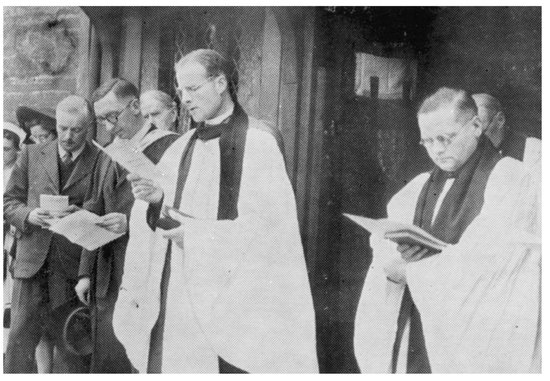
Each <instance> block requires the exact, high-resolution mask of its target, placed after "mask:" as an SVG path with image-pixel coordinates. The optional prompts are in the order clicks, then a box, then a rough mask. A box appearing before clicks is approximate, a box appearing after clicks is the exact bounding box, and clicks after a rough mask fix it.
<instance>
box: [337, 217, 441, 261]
mask: <svg viewBox="0 0 550 381" xmlns="http://www.w3.org/2000/svg"><path fill="white" fill-rule="evenodd" d="M344 216H346V217H347V218H349V219H350V220H352V221H353V222H355V223H356V224H358V225H359V226H361V227H362V228H363V229H365V230H367V231H369V232H371V233H372V234H375V235H377V236H380V237H383V238H385V239H389V240H390V241H393V242H395V243H397V244H403V245H419V246H423V247H426V248H428V249H431V250H434V251H438V252H439V251H441V250H443V249H444V248H445V247H446V246H447V245H448V244H447V243H446V242H443V241H441V240H440V239H438V238H436V237H434V236H433V235H431V234H430V233H428V232H427V231H425V230H424V229H422V228H419V227H418V226H415V225H413V224H405V223H402V222H396V221H392V220H388V219H387V218H381V219H373V218H367V217H362V216H356V215H353V214H347V213H344Z"/></svg>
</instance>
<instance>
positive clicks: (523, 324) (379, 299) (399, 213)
mask: <svg viewBox="0 0 550 381" xmlns="http://www.w3.org/2000/svg"><path fill="white" fill-rule="evenodd" d="M428 177H429V174H427V173H424V174H421V175H419V176H418V177H416V178H415V179H413V180H412V181H411V182H410V183H409V184H407V185H406V186H405V187H404V188H403V189H402V190H401V191H400V192H399V193H397V194H396V195H395V196H394V197H393V198H392V200H391V201H390V203H389V204H388V217H389V218H391V219H393V220H396V221H403V222H407V223H411V222H412V221H413V218H414V212H415V207H416V202H417V200H418V197H419V194H420V191H421V189H422V187H423V185H424V184H425V182H426V181H427V179H428ZM537 237H538V238H537ZM371 246H372V248H373V261H372V264H371V266H370V269H369V271H368V273H367V278H366V280H365V285H364V287H363V291H362V294H361V300H360V303H359V308H358V311H357V315H356V323H355V324H356V325H355V353H356V356H357V360H358V362H359V365H360V368H361V371H362V372H364V373H387V372H389V371H390V370H391V358H392V350H393V344H394V340H395V334H396V331H397V317H398V315H399V309H400V306H401V300H402V297H403V292H404V289H405V286H404V285H403V284H398V283H394V282H391V281H388V280H387V278H386V274H385V272H384V269H383V267H384V265H385V264H386V263H388V262H389V261H391V260H393V259H396V258H399V257H400V254H399V252H398V251H397V250H396V245H395V244H392V243H391V242H390V241H386V240H376V239H375V238H374V237H371ZM406 273H407V283H408V285H409V289H410V291H411V295H412V298H413V300H414V302H415V304H416V306H417V308H418V310H419V312H420V316H421V319H422V326H423V332H424V336H425V340H426V348H427V351H428V357H429V360H430V365H431V369H432V372H434V373H488V372H502V373H514V372H530V371H531V372H532V371H537V369H539V371H540V361H539V360H538V356H539V355H540V346H538V347H537V342H538V339H539V338H538V334H539V333H538V331H537V329H538V325H539V322H538V321H537V320H538V319H539V307H540V292H539V289H540V182H539V180H537V176H536V175H534V174H533V172H532V171H529V172H528V171H525V170H524V168H523V166H522V164H521V163H520V162H518V161H516V160H513V159H509V158H505V159H502V160H500V161H499V162H498V163H497V165H496V166H495V168H494V169H493V172H492V173H491V175H490V177H489V181H488V183H487V187H486V189H485V202H484V205H483V208H482V210H481V212H480V214H479V215H478V216H477V217H476V218H475V219H474V221H473V222H472V223H471V224H470V226H469V227H468V228H467V229H466V231H465V232H464V234H463V235H462V237H461V239H460V241H459V242H458V243H457V244H456V245H452V246H450V247H448V248H446V249H445V250H443V251H442V252H441V253H440V254H438V255H434V256H432V257H429V258H426V259H423V260H421V261H418V262H413V263H409V264H407V266H406ZM407 343H408V332H407V330H406V331H405V334H404V337H403V339H402V342H401V351H400V354H399V362H398V370H399V369H401V370H403V369H404V368H405V366H404V365H405V364H403V363H404V361H406V355H405V356H403V354H404V353H405V354H406V348H407ZM403 349H404V350H403ZM537 362H538V363H537Z"/></svg>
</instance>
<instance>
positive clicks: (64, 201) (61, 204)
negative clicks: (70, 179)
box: [40, 194, 69, 217]
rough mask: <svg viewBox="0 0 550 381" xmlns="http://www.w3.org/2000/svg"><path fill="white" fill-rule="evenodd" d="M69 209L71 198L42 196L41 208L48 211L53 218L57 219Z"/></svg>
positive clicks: (50, 195) (51, 195)
mask: <svg viewBox="0 0 550 381" xmlns="http://www.w3.org/2000/svg"><path fill="white" fill-rule="evenodd" d="M68 207H69V196H61V195H53V194H41V195H40V208H42V209H44V210H47V211H49V212H50V214H51V215H52V216H53V217H56V216H57V215H58V214H60V213H61V212H62V211H63V210H64V209H66V208H68Z"/></svg>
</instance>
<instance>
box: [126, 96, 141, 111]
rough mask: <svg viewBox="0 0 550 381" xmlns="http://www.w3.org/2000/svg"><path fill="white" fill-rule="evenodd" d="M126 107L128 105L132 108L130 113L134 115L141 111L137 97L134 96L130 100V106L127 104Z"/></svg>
mask: <svg viewBox="0 0 550 381" xmlns="http://www.w3.org/2000/svg"><path fill="white" fill-rule="evenodd" d="M128 107H130V109H132V114H134V115H137V114H140V113H141V107H140V104H139V99H138V98H134V99H133V100H132V101H131V102H130V106H128Z"/></svg>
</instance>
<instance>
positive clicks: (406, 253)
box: [397, 244, 439, 262]
mask: <svg viewBox="0 0 550 381" xmlns="http://www.w3.org/2000/svg"><path fill="white" fill-rule="evenodd" d="M397 251H399V252H400V253H401V258H403V259H404V260H405V262H416V261H419V260H421V259H423V258H427V257H430V256H432V255H434V254H437V253H438V252H439V251H434V250H430V249H429V248H427V247H424V246H422V245H407V244H403V245H397Z"/></svg>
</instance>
